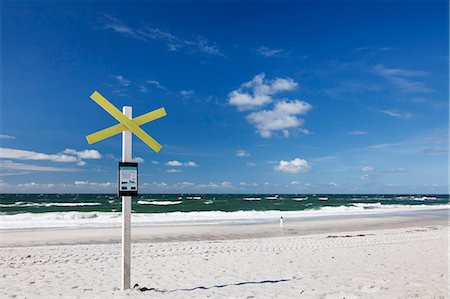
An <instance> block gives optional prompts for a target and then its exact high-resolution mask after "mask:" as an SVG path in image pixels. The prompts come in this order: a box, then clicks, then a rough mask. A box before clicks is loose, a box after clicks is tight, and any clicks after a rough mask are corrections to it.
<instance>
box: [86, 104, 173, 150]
mask: <svg viewBox="0 0 450 299" xmlns="http://www.w3.org/2000/svg"><path fill="white" fill-rule="evenodd" d="M166 115H167V113H166V110H165V109H164V108H159V109H156V110H153V111H151V112H148V113H145V114H143V115H141V116H139V117H136V118H133V119H132V121H133V122H134V123H135V124H137V125H138V126H139V125H143V124H146V123H148V122H151V121H153V120H156V119H158V118H161V117H164V116H166ZM126 129H127V128H126V127H125V126H124V125H123V124H121V123H119V124H117V125H114V126H111V127H109V128H106V129H103V130H100V131H97V132H95V133H92V134H89V135H87V136H86V139H87V142H88V143H89V144H92V143H95V142H99V141H101V140H103V139H106V138H108V137H111V136H114V135H116V134H119V133H120V132H122V131H125V130H126Z"/></svg>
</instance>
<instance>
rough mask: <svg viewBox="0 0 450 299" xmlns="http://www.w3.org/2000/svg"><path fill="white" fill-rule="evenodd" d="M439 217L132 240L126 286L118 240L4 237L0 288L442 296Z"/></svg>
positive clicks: (133, 293) (150, 294) (444, 273)
mask: <svg viewBox="0 0 450 299" xmlns="http://www.w3.org/2000/svg"><path fill="white" fill-rule="evenodd" d="M441 222H442V223H443V224H433V225H421V226H420V227H411V226H410V225H409V226H405V227H398V228H389V229H380V230H364V231H355V230H350V231H345V230H344V231H341V232H335V231H332V232H326V233H321V234H311V235H293V236H282V237H271V238H261V237H259V236H258V237H257V238H253V239H242V238H241V239H235V240H217V239H216V240H215V241H207V240H204V241H184V242H183V241H173V242H162V243H161V242H160V243H155V242H152V243H134V244H133V245H132V246H133V247H132V278H131V281H132V285H134V284H136V283H137V284H139V287H136V288H135V289H133V290H128V291H125V292H122V291H120V290H119V289H118V287H120V243H115V244H78V245H45V246H34V247H6V248H1V249H0V252H1V255H0V256H1V258H0V264H1V266H2V274H1V279H0V297H5V298H13V297H17V298H54V297H64V298H126V297H128V298H415V297H417V298H449V293H448V241H449V234H448V225H447V223H446V222H447V221H446V220H445V221H441ZM172 229H175V228H172ZM199 229H200V230H201V228H199ZM285 229H289V223H285ZM284 232H286V230H284ZM63 233H65V234H68V233H70V231H63ZM3 236H4V235H3ZM3 241H4V240H3Z"/></svg>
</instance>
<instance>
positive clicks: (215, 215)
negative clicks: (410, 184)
mask: <svg viewBox="0 0 450 299" xmlns="http://www.w3.org/2000/svg"><path fill="white" fill-rule="evenodd" d="M369 205H370V204H369ZM366 207H369V206H361V205H360V206H338V207H329V206H328V207H322V208H320V209H309V210H302V211H277V210H269V211H255V210H252V211H236V212H222V211H201V212H172V213H133V214H132V217H131V219H132V220H131V221H132V224H133V225H135V226H148V225H165V226H167V225H185V224H189V225H195V224H246V223H261V222H272V221H278V220H279V219H280V217H283V218H284V219H302V218H305V217H321V216H346V215H364V214H383V213H398V212H406V211H424V210H433V209H450V204H442V205H398V204H397V205H378V203H376V204H373V205H372V206H370V207H371V208H369V209H367V208H366ZM120 216H121V213H120V212H51V213H21V214H15V215H0V229H24V228H51V227H53V228H54V227H120V226H121V222H122V220H121V219H122V218H121V217H120Z"/></svg>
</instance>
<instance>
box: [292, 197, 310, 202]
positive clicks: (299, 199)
mask: <svg viewBox="0 0 450 299" xmlns="http://www.w3.org/2000/svg"><path fill="white" fill-rule="evenodd" d="M307 199H308V197H293V198H292V200H295V201H304V200H307Z"/></svg>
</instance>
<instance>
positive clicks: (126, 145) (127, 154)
mask: <svg viewBox="0 0 450 299" xmlns="http://www.w3.org/2000/svg"><path fill="white" fill-rule="evenodd" d="M122 112H123V114H124V115H125V116H127V117H128V118H129V119H131V118H132V115H133V110H132V108H131V107H129V106H124V107H123V110H122ZM132 136H133V134H132V133H131V131H129V130H125V131H123V133H122V162H131V161H132V159H133V158H132V157H133V154H132V147H131V143H132ZM131 198H132V197H131V196H122V290H123V291H124V290H127V289H129V288H130V269H131Z"/></svg>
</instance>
